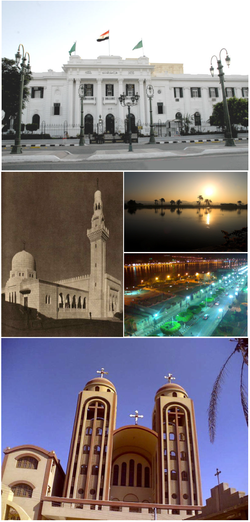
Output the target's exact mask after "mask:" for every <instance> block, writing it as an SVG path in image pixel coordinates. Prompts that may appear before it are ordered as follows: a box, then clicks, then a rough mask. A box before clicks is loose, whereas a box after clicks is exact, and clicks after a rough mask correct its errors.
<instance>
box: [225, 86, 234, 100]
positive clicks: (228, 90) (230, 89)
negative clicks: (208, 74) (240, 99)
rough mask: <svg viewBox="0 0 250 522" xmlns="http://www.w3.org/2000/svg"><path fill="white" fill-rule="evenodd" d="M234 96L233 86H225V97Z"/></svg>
mask: <svg viewBox="0 0 250 522" xmlns="http://www.w3.org/2000/svg"><path fill="white" fill-rule="evenodd" d="M233 96H234V88H233V87H226V97H227V98H232V97H233Z"/></svg>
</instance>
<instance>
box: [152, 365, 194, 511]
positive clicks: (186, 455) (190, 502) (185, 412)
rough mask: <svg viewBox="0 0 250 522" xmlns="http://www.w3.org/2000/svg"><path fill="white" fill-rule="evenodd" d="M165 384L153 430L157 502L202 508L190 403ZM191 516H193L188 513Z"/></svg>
mask: <svg viewBox="0 0 250 522" xmlns="http://www.w3.org/2000/svg"><path fill="white" fill-rule="evenodd" d="M165 378H166V379H167V380H168V383H167V384H165V385H164V386H162V387H161V388H160V389H159V390H158V391H157V393H156V396H155V406H154V411H153V430H155V431H156V432H157V433H158V456H159V459H158V471H157V475H158V487H157V497H158V498H157V502H159V503H161V504H170V505H174V506H175V507H176V509H175V510H174V511H175V512H176V511H178V508H179V509H181V506H187V509H190V511H192V506H201V505H202V495H201V479H200V466H199V455H198V443H197V434H196V425H195V415H194V406H193V401H192V400H191V399H190V398H189V397H188V394H187V392H186V391H185V390H184V388H182V387H181V386H179V385H178V384H174V383H173V382H172V380H174V377H173V376H172V374H168V376H167V377H165ZM190 514H192V513H190Z"/></svg>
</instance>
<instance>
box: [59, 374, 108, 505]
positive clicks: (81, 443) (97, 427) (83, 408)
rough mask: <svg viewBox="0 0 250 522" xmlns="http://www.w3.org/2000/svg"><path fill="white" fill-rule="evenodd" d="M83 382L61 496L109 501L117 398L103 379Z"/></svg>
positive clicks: (101, 375) (102, 376)
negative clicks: (83, 386)
mask: <svg viewBox="0 0 250 522" xmlns="http://www.w3.org/2000/svg"><path fill="white" fill-rule="evenodd" d="M97 373H99V374H100V376H99V377H96V378H95V379H92V380H91V381H89V382H87V384H86V386H85V388H84V390H83V391H82V392H80V393H79V396H78V402H77V407H76V414H75V422H74V427H73V433H72V439H71V445H70V451H69V459H68V466H67V472H66V478H65V486H64V494H63V496H65V497H66V498H74V499H75V498H81V499H92V500H109V486H110V475H111V464H112V446H113V431H114V429H115V422H116V406H117V395H116V389H115V387H114V385H113V384H112V382H110V381H109V380H108V379H106V378H105V377H104V375H105V374H106V373H107V372H105V371H104V368H102V369H101V370H100V371H98V372H97Z"/></svg>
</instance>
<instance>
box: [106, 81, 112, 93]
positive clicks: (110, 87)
mask: <svg viewBox="0 0 250 522" xmlns="http://www.w3.org/2000/svg"><path fill="white" fill-rule="evenodd" d="M106 96H114V85H113V84H112V83H107V84H106Z"/></svg>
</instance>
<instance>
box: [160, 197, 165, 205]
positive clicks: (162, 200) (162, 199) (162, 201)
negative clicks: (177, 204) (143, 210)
mask: <svg viewBox="0 0 250 522" xmlns="http://www.w3.org/2000/svg"><path fill="white" fill-rule="evenodd" d="M160 202H161V206H162V205H163V203H165V199H164V198H161V199H160Z"/></svg>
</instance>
